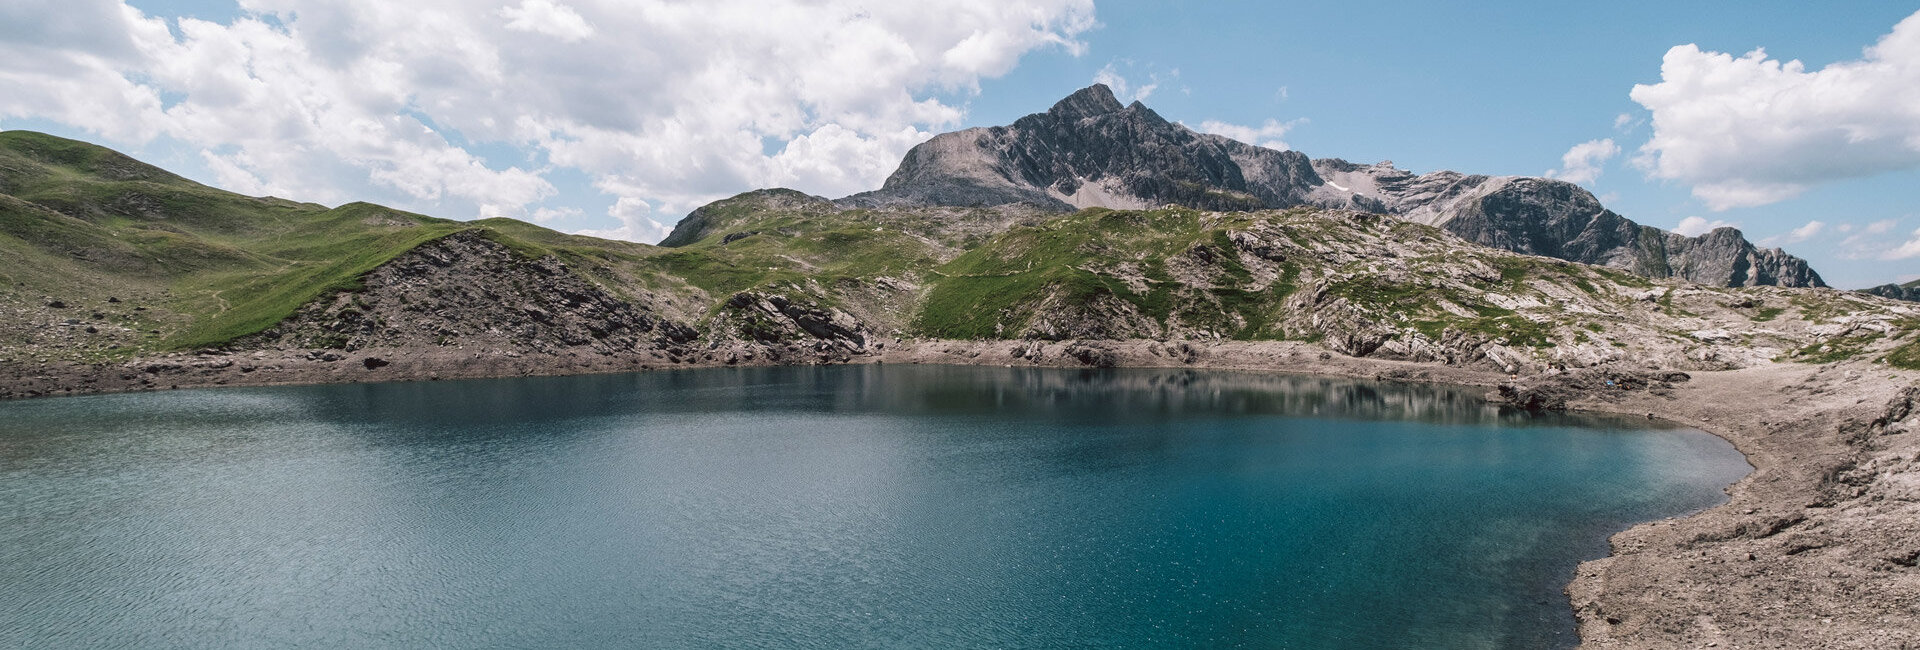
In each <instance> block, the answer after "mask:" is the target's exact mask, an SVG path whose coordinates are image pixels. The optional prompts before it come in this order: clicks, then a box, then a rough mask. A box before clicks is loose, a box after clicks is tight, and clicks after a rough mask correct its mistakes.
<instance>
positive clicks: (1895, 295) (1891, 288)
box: [1861, 281, 1920, 302]
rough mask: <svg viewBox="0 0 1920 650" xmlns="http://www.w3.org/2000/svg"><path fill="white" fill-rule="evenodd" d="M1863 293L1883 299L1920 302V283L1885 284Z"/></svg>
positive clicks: (1865, 290)
mask: <svg viewBox="0 0 1920 650" xmlns="http://www.w3.org/2000/svg"><path fill="white" fill-rule="evenodd" d="M1861 291H1864V292H1866V293H1870V294H1873V295H1876V296H1880V297H1882V298H1892V299H1894V300H1905V301H1907V302H1920V281H1914V282H1908V283H1906V284H1883V285H1880V286H1877V287H1873V288H1871V289H1861Z"/></svg>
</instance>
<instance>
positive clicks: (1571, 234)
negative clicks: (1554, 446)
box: [1313, 159, 1826, 287]
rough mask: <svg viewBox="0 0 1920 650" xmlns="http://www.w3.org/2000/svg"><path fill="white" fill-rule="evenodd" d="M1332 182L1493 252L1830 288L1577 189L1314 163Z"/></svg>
mask: <svg viewBox="0 0 1920 650" xmlns="http://www.w3.org/2000/svg"><path fill="white" fill-rule="evenodd" d="M1313 164H1314V167H1315V168H1316V169H1318V170H1320V172H1321V174H1322V175H1323V176H1324V177H1325V178H1326V179H1327V184H1326V185H1325V186H1323V187H1322V188H1319V191H1318V194H1317V195H1316V199H1317V200H1319V201H1321V202H1323V203H1331V204H1339V203H1342V202H1345V203H1346V204H1348V205H1351V206H1353V207H1356V208H1359V209H1370V210H1373V211H1376V212H1386V213H1390V214H1396V215H1400V216H1401V217H1403V218H1406V219H1410V220H1413V221H1417V222H1420V223H1424V224H1427V225H1430V226H1438V227H1440V228H1442V229H1445V230H1447V231H1448V232H1452V233H1453V234H1456V235H1459V236H1460V237H1461V238H1462V239H1465V240H1467V241H1470V242H1473V243H1476V244H1480V245H1483V246H1491V247H1494V248H1504V249H1506V250H1510V251H1514V252H1518V253H1527V254H1531V255H1542V256H1546V257H1555V258H1559V259H1563V260H1568V261H1572V262H1581V263H1585V264H1599V265H1602V266H1610V267H1614V268H1618V269H1622V270H1626V271H1630V272H1632V273H1635V274H1638V275H1642V276H1646V277H1650V278H1679V279H1682V280H1687V281H1689V282H1694V283H1698V284H1706V285H1712V286H1717V287H1750V286H1768V285H1770V286H1784V287H1823V286H1826V283H1825V282H1823V281H1822V280H1821V279H1820V274H1818V273H1815V272H1814V271H1813V269H1812V268H1811V267H1809V266H1808V265H1807V262H1806V260H1802V259H1800V258H1797V257H1794V256H1792V255H1788V254H1786V252H1784V251H1781V250H1780V249H1777V248H1774V249H1762V248H1758V247H1755V246H1754V245H1753V244H1752V243H1750V242H1748V241H1747V239H1746V237H1744V236H1742V235H1741V234H1740V231H1738V230H1735V229H1733V228H1720V229H1716V230H1714V231H1713V232H1709V233H1706V234H1703V235H1700V236H1698V237H1688V236H1685V235H1681V234H1678V233H1673V232H1668V231H1665V230H1661V229H1659V228H1653V227H1650V226H1642V225H1640V224H1637V223H1634V222H1633V221H1632V220H1630V219H1627V218H1626V217H1622V216H1620V215H1619V214H1617V213H1615V212H1613V211H1612V210H1608V209H1606V207H1605V206H1603V205H1601V204H1600V200H1599V199H1597V198H1595V197H1594V196H1593V193H1591V192H1588V191H1587V190H1586V189H1584V188H1581V187H1580V186H1578V185H1574V184H1572V183H1568V182H1565V181H1557V180H1553V179H1547V178H1528V177H1515V176H1506V177H1492V176H1470V175H1463V174H1459V173H1456V172H1446V171H1442V172H1434V173H1431V174H1423V175H1418V176H1416V175H1414V174H1413V173H1412V172H1408V171H1405V170H1401V169H1397V168H1394V167H1393V166H1392V164H1391V163H1381V164H1376V165H1356V164H1353V163H1349V162H1346V161H1344V160H1337V159H1323V160H1316V161H1314V163H1313Z"/></svg>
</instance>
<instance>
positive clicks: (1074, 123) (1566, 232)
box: [839, 84, 1825, 287]
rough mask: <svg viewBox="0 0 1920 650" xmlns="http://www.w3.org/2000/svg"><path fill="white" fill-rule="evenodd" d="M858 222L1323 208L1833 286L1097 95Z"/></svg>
mask: <svg viewBox="0 0 1920 650" xmlns="http://www.w3.org/2000/svg"><path fill="white" fill-rule="evenodd" d="M839 203H840V204H841V205H843V206H847V207H868V208H878V207H903V206H967V207H989V206H1001V205H1026V206H1031V207H1033V208H1036V209H1040V210H1049V211H1055V212H1067V211H1071V210H1074V209H1078V208H1088V207H1105V208H1118V209H1143V208H1152V207H1159V206H1161V205H1167V204H1172V205H1179V206H1185V207H1192V208H1199V209H1205V210H1257V209H1276V208H1289V207H1295V206H1318V207H1326V208H1351V209H1358V210H1366V211H1372V212H1381V213H1388V214H1393V215H1396V216H1399V217H1401V218H1405V219H1408V220H1411V221H1415V222H1418V223H1423V224H1426V225H1431V226H1436V227H1439V228H1441V229H1444V230H1446V231H1448V232H1451V233H1453V234H1455V235H1459V236H1460V237H1462V238H1464V239H1466V240H1467V241H1471V242H1474V243H1477V244H1482V245H1486V246H1493V247H1496V248H1504V249H1506V250H1510V251H1514V252H1519V253H1527V254H1534V255H1543V256H1547V257H1555V258H1559V259H1564V260H1569V261H1574V262H1582V263H1588V264H1600V265H1604V266H1610V267H1614V268H1618V269H1623V270H1627V271H1630V272H1633V273H1636V274H1639V275H1642V276H1646V277H1652V278H1667V277H1674V278H1681V279H1685V280H1688V281H1691V282H1696V283H1700V284H1708V285H1713V286H1756V285H1778V286H1790V287H1809V286H1811V287H1819V286H1825V283H1824V282H1822V281H1821V279H1820V275H1819V274H1818V273H1815V272H1814V271H1813V269H1812V268H1810V267H1809V266H1808V265H1807V263H1806V261H1805V260H1802V259H1800V258H1797V257H1794V256H1791V255H1788V254H1786V253H1785V252H1783V251H1781V250H1779V249H1762V248H1758V247H1756V246H1754V245H1753V244H1752V243H1750V242H1748V241H1747V240H1746V238H1745V237H1744V236H1742V235H1741V234H1740V232H1739V231H1737V230H1733V229H1730V228H1723V229H1719V230H1715V231H1713V232H1710V233H1707V234H1704V235H1701V236H1698V237H1687V236H1684V235H1679V234H1675V233H1672V232H1668V231H1665V230H1661V229H1659V228H1653V227H1649V226H1642V225H1640V224H1637V223H1634V222H1633V221H1631V220H1629V219H1627V218H1625V217H1622V216H1620V215H1619V214H1616V213H1614V212H1612V211H1611V210H1607V209H1606V208H1605V207H1604V206H1602V205H1601V204H1600V201H1599V199H1597V198H1595V197H1594V196H1593V194H1592V193H1590V192H1588V191H1586V190H1585V189H1582V188H1580V187H1579V186H1578V185H1574V184H1572V183H1567V182H1564V181H1557V180H1552V179H1546V178H1530V177H1516V176H1498V177H1496V176H1479V175H1468V174H1460V173H1457V172H1450V171H1441V172H1434V173H1430V174H1424V175H1415V174H1413V173H1411V172H1407V171H1404V170H1400V169H1397V168H1394V167H1393V166H1392V164H1391V163H1381V164H1376V165H1356V164H1353V163H1349V162H1347V161H1344V160H1339V159H1318V160H1314V159H1309V158H1308V157H1307V156H1306V155H1304V154H1301V153H1299V152H1295V151H1275V150H1272V149H1267V148H1263V147H1256V146H1253V145H1249V144H1245V143H1242V142H1237V141H1234V140H1231V139H1228V138H1225V137H1222V136H1218V135H1211V134H1204V133H1197V132H1195V131H1193V130H1191V129H1188V128H1187V127H1185V126H1183V125H1180V124H1176V123H1173V122H1169V121H1167V120H1166V119H1165V118H1162V117H1160V115H1159V114H1157V113H1155V112H1153V110H1152V109H1149V108H1147V107H1146V106H1144V105H1142V104H1141V103H1140V102H1134V103H1133V104H1131V105H1122V104H1121V103H1120V102H1119V100H1117V99H1115V98H1114V96H1113V92H1112V91H1111V90H1109V89H1108V88H1107V87H1106V86H1104V85H1098V84H1096V85H1094V86H1090V87H1088V88H1086V89H1083V90H1080V91H1078V92H1075V93H1074V94H1073V95H1071V96H1069V97H1067V98H1066V99H1063V100H1061V101H1060V102H1059V103H1057V104H1055V105H1054V106H1053V107H1052V108H1051V109H1049V110H1048V111H1047V112H1045V113H1036V114H1033V115H1028V116H1026V117H1023V118H1020V119H1019V120H1016V121H1015V122H1014V123H1013V124H1012V125H1009V126H1002V127H986V128H974V129H967V130H964V131H958V132H954V133H945V134H941V135H938V136H935V137H934V138H933V139H931V140H929V141H927V142H926V143H923V144H921V145H920V146H917V147H914V148H913V149H912V150H911V151H909V152H908V153H907V155H906V158H905V159H904V160H902V161H901V163H900V167H899V168H898V169H896V170H895V171H894V173H893V174H892V175H891V176H889V177H888V178H887V180H886V182H885V184H884V185H882V186H881V188H880V189H879V190H875V191H872V192H865V193H861V194H855V195H853V196H849V197H846V198H844V199H841V200H840V201H839Z"/></svg>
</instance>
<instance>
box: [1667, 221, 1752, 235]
mask: <svg viewBox="0 0 1920 650" xmlns="http://www.w3.org/2000/svg"><path fill="white" fill-rule="evenodd" d="M1739 226H1740V224H1737V223H1733V222H1729V221H1721V220H1719V219H1714V220H1712V221H1708V220H1707V219H1706V218H1705V217H1687V218H1685V219H1681V220H1680V224H1679V225H1676V226H1674V227H1673V231H1674V232H1677V233H1680V234H1682V235H1686V236H1688V237H1699V236H1701V235H1704V234H1707V233H1710V232H1713V231H1714V230H1715V229H1719V228H1737V227H1739Z"/></svg>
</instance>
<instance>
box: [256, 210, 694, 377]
mask: <svg viewBox="0 0 1920 650" xmlns="http://www.w3.org/2000/svg"><path fill="white" fill-rule="evenodd" d="M363 284H364V287H363V288H362V289H360V290H358V291H352V292H342V293H339V294H336V295H335V296H333V297H332V298H330V299H322V300H317V301H314V302H312V303H309V304H307V305H306V306H304V307H302V308H301V309H300V311H298V312H296V313H295V314H294V315H293V316H291V317H289V318H287V319H286V320H284V321H282V322H281V323H280V324H278V325H275V326H274V327H272V328H270V329H268V330H266V331H264V332H262V333H260V334H257V335H254V336H251V337H248V338H246V339H242V340H241V341H239V342H237V347H242V348H245V347H268V346H295V347H304V348H313V349H332V350H342V351H354V350H360V349H363V348H415V349H429V350H430V349H435V348H436V347H453V346H459V347H463V348H469V349H493V350H506V351H521V352H529V353H542V354H552V353H555V352H559V351H563V350H579V351H593V352H597V353H600V354H607V355H612V354H622V353H629V352H634V351H638V350H648V349H669V348H673V347H677V346H682V345H685V344H687V343H690V342H691V341H693V340H694V339H695V338H697V337H698V333H697V332H695V331H694V330H693V329H692V328H689V327H687V326H685V325H681V324H679V323H674V322H671V321H669V320H666V319H664V318H660V317H659V316H657V315H655V314H653V313H651V311H650V310H647V309H645V308H643V307H640V306H636V305H635V304H633V303H630V302H628V301H625V300H622V299H620V298H618V297H615V296H613V295H612V294H609V293H607V292H606V291H605V290H603V289H601V288H599V287H597V286H595V285H593V284H592V283H590V282H587V281H586V280H584V279H581V278H580V277H579V276H576V275H574V274H573V273H572V272H571V271H569V270H568V269H567V267H566V265H565V264H562V263H561V262H560V261H559V260H557V259H554V258H552V257H544V258H540V259H528V258H526V257H523V256H521V255H518V254H516V253H515V252H513V251H512V250H511V249H508V248H507V247H506V246H504V245H502V244H500V243H498V242H495V241H493V240H490V239H487V238H486V237H485V236H483V235H480V234H478V233H475V232H471V231H468V232H461V233H456V234H453V235H449V236H447V237H443V238H441V239H439V240H436V241H433V242H429V243H427V244H423V245H421V246H420V247H418V248H415V249H414V250H412V251H409V252H407V253H406V254H405V255H402V256H400V257H398V258H395V259H394V260H393V261H391V262H388V263H387V264H385V265H382V266H381V267H380V268H377V269H375V270H373V271H372V272H371V273H368V274H367V275H366V277H365V278H364V279H363ZM382 361H383V365H384V361H385V360H382ZM372 367H374V366H371V365H370V366H369V368H370V369H371V368H372Z"/></svg>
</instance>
